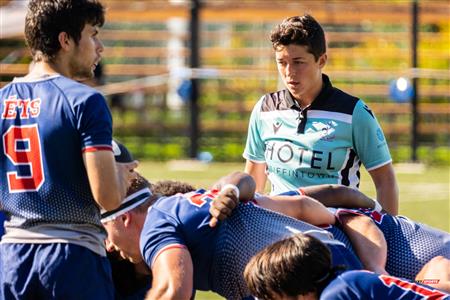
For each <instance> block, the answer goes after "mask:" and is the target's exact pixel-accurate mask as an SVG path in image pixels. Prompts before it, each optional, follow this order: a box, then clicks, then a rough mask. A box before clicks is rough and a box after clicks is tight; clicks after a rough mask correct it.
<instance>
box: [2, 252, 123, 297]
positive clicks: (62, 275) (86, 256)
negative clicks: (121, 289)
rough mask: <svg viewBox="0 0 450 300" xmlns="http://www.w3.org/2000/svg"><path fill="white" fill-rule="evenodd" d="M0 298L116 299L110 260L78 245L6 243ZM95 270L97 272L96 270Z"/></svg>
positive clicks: (3, 254) (3, 253)
mask: <svg viewBox="0 0 450 300" xmlns="http://www.w3.org/2000/svg"><path fill="white" fill-rule="evenodd" d="M0 247H1V250H0V254H1V261H2V263H4V262H5V261H8V269H5V270H3V269H2V272H1V274H0V284H1V288H0V293H1V294H0V299H69V300H70V299H74V300H75V299H113V298H114V288H113V285H112V278H111V268H110V265H109V262H108V260H107V258H106V257H101V256H99V255H97V254H95V253H94V252H92V251H90V250H89V249H87V248H85V247H81V246H77V245H72V244H65V243H54V244H2V245H0ZM92 270H94V271H92Z"/></svg>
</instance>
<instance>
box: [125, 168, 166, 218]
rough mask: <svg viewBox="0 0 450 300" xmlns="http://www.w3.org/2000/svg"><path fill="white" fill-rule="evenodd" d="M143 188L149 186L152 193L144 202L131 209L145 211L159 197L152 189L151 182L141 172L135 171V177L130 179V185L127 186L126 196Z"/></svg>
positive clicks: (138, 211)
mask: <svg viewBox="0 0 450 300" xmlns="http://www.w3.org/2000/svg"><path fill="white" fill-rule="evenodd" d="M145 188H149V189H150V190H151V191H152V195H151V196H150V197H149V198H148V199H147V200H146V201H145V202H144V203H142V204H141V205H139V206H136V207H135V208H133V209H132V210H133V211H134V212H137V213H147V209H148V208H149V207H150V206H151V205H153V203H155V202H156V200H158V198H159V195H158V194H157V193H155V192H154V191H153V187H152V184H151V183H150V182H149V181H148V180H147V179H145V178H144V177H143V176H142V175H141V174H139V173H138V172H136V178H134V179H133V180H132V181H131V185H130V187H129V188H128V191H127V197H128V196H130V195H132V194H134V193H137V192H139V191H140V190H142V189H145Z"/></svg>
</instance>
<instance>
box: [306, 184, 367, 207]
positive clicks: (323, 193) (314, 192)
mask: <svg viewBox="0 0 450 300" xmlns="http://www.w3.org/2000/svg"><path fill="white" fill-rule="evenodd" d="M303 191H304V192H305V194H306V195H307V196H309V197H312V198H314V199H316V200H318V201H319V202H321V203H322V204H323V205H325V206H327V207H346V208H359V207H361V208H374V201H373V200H372V199H371V198H369V197H367V196H366V195H364V194H363V193H361V192H360V191H359V190H356V189H353V188H350V187H347V186H342V185H338V184H323V185H316V186H308V187H304V188H303Z"/></svg>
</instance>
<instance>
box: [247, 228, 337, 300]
mask: <svg viewBox="0 0 450 300" xmlns="http://www.w3.org/2000/svg"><path fill="white" fill-rule="evenodd" d="M333 276H334V270H333V269H332V268H331V253H330V250H329V249H328V248H327V246H325V244H323V243H322V242H321V241H319V240H318V239H316V238H314V237H312V236H309V235H307V234H302V233H299V234H296V235H293V236H291V237H289V238H287V239H284V240H281V241H278V242H276V243H274V244H272V245H269V246H267V247H266V248H264V249H263V250H261V251H260V252H258V253H257V254H256V255H255V256H253V257H252V259H251V260H250V261H249V263H248V264H247V266H246V268H245V271H244V278H245V281H246V283H247V286H248V288H249V290H250V292H251V294H252V295H253V296H255V297H257V298H258V299H265V300H270V299H275V298H277V297H279V296H282V295H287V296H292V297H294V296H298V295H305V294H307V293H310V292H316V293H317V294H318V295H319V294H320V293H321V292H322V290H323V288H324V287H325V286H326V285H327V284H328V282H329V281H330V280H331V278H333Z"/></svg>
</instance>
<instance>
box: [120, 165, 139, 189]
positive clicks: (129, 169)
mask: <svg viewBox="0 0 450 300" xmlns="http://www.w3.org/2000/svg"><path fill="white" fill-rule="evenodd" d="M138 165H139V162H138V161H137V160H135V161H132V162H129V163H118V162H116V169H117V176H118V178H119V182H120V187H121V191H122V195H123V198H124V197H125V195H126V194H127V191H128V188H129V187H130V186H131V182H132V181H133V179H135V178H136V177H137V175H136V172H134V169H136V168H137V167H138Z"/></svg>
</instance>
